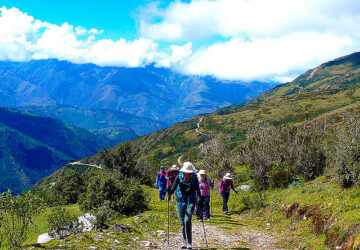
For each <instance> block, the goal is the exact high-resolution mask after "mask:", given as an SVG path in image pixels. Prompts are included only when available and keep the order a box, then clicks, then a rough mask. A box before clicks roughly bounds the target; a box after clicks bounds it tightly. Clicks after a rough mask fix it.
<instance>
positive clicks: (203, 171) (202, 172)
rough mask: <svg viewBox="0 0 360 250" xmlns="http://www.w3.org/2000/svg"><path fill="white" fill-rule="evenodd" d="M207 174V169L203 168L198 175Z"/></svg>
mask: <svg viewBox="0 0 360 250" xmlns="http://www.w3.org/2000/svg"><path fill="white" fill-rule="evenodd" d="M202 174H206V171H205V170H204V169H201V170H200V171H199V173H198V175H202Z"/></svg>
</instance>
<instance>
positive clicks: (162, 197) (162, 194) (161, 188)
mask: <svg viewBox="0 0 360 250" xmlns="http://www.w3.org/2000/svg"><path fill="white" fill-rule="evenodd" d="M165 195H166V186H159V199H160V200H161V201H163V200H165Z"/></svg>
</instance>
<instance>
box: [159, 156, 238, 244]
mask: <svg viewBox="0 0 360 250" xmlns="http://www.w3.org/2000/svg"><path fill="white" fill-rule="evenodd" d="M214 185H215V182H214V180H211V179H210V178H209V177H208V176H207V173H206V171H205V170H200V171H199V172H198V171H197V170H196V168H195V167H194V165H193V164H192V163H191V162H184V163H183V164H182V168H181V169H180V170H179V168H178V167H177V166H176V165H173V166H171V167H170V168H169V169H168V170H167V171H166V170H165V167H164V166H161V167H160V171H159V172H158V174H157V177H156V186H157V187H158V189H159V200H160V201H162V200H165V196H166V193H167V194H168V201H170V200H171V196H172V195H174V194H175V197H176V205H177V211H178V216H179V219H180V225H181V231H182V236H183V243H184V245H183V247H182V248H191V244H192V234H191V219H192V215H193V213H194V211H195V214H196V217H197V219H198V220H199V221H203V220H207V221H210V216H211V214H210V189H212V188H214ZM231 189H232V190H233V191H234V192H235V193H237V191H236V190H235V188H234V184H233V182H232V178H231V174H230V173H226V174H225V176H224V177H223V178H222V179H221V180H220V185H219V191H220V194H221V196H222V198H223V213H225V214H228V212H229V210H228V205H227V203H228V201H229V197H230V191H231Z"/></svg>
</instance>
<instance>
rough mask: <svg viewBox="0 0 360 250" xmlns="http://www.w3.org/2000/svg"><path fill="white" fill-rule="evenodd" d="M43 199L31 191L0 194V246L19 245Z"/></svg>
mask: <svg viewBox="0 0 360 250" xmlns="http://www.w3.org/2000/svg"><path fill="white" fill-rule="evenodd" d="M43 205H44V204H43V200H42V199H40V198H38V197H37V196H35V195H32V194H31V193H25V194H22V195H18V196H13V195H12V194H11V192H10V191H8V192H7V193H2V194H1V195H0V247H6V246H9V247H20V246H21V245H22V244H23V243H24V242H25V241H26V239H27V232H28V231H27V230H28V228H29V226H30V224H31V223H32V221H33V219H34V218H35V217H36V216H38V215H39V214H40V213H41V212H42V211H43V209H44V206H43Z"/></svg>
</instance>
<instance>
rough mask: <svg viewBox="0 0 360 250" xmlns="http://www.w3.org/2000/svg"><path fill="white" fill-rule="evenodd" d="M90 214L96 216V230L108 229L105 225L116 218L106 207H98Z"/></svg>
mask: <svg viewBox="0 0 360 250" xmlns="http://www.w3.org/2000/svg"><path fill="white" fill-rule="evenodd" d="M91 213H92V214H93V215H95V216H96V221H95V227H96V228H97V229H104V228H108V225H107V224H108V223H109V222H110V221H111V220H112V219H113V218H114V217H116V214H115V212H114V211H113V210H111V209H109V207H107V206H101V207H98V208H96V209H94V210H93V211H92V212H91Z"/></svg>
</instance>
